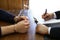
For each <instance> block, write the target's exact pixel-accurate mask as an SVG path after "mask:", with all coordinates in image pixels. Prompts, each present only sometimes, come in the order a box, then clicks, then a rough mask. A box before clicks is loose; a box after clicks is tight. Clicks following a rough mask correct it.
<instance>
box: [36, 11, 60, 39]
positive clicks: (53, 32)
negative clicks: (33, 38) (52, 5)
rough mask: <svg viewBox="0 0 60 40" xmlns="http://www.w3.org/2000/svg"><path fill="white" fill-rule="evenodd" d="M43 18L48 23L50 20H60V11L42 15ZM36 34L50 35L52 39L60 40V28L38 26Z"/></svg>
mask: <svg viewBox="0 0 60 40" xmlns="http://www.w3.org/2000/svg"><path fill="white" fill-rule="evenodd" d="M42 18H43V19H44V20H45V21H47V20H50V19H54V18H55V19H60V11H56V12H54V13H46V14H45V15H44V14H43V15H42ZM36 32H37V33H40V34H44V35H45V34H47V35H50V37H51V38H55V39H60V27H58V26H57V27H48V26H46V25H43V24H37V28H36Z"/></svg>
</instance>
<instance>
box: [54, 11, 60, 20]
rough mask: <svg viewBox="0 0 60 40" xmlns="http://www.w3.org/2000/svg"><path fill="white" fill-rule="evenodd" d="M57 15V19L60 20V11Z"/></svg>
mask: <svg viewBox="0 0 60 40" xmlns="http://www.w3.org/2000/svg"><path fill="white" fill-rule="evenodd" d="M55 14H56V16H57V18H56V19H60V11H56V12H55Z"/></svg>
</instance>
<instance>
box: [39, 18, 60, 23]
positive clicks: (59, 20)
mask: <svg viewBox="0 0 60 40" xmlns="http://www.w3.org/2000/svg"><path fill="white" fill-rule="evenodd" d="M39 23H41V24H52V23H60V19H51V20H48V21H40V22H38V24H39Z"/></svg>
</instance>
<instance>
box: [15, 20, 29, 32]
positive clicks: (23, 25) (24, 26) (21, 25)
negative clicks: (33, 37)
mask: <svg viewBox="0 0 60 40" xmlns="http://www.w3.org/2000/svg"><path fill="white" fill-rule="evenodd" d="M28 29H29V21H28V20H22V21H20V22H18V23H17V24H15V31H16V32H18V33H25V32H27V31H28Z"/></svg>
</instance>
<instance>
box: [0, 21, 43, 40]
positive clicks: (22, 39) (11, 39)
mask: <svg viewBox="0 0 60 40" xmlns="http://www.w3.org/2000/svg"><path fill="white" fill-rule="evenodd" d="M0 25H2V26H3V25H4V26H6V25H10V24H9V23H6V22H0ZM34 39H35V40H44V36H43V35H40V34H35V38H34ZM0 40H29V39H28V34H27V33H25V34H19V33H13V34H10V35H6V36H3V37H1V38H0Z"/></svg>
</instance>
